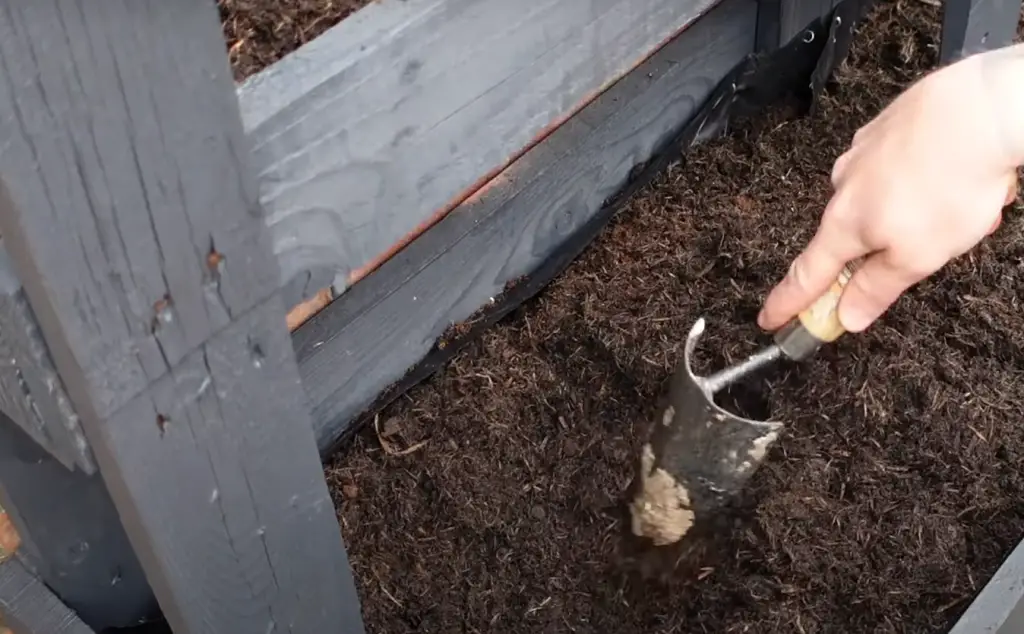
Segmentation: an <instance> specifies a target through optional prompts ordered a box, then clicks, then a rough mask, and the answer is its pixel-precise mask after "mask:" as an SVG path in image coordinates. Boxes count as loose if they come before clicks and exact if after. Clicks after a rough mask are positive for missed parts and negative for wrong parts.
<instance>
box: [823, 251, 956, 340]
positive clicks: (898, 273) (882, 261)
mask: <svg viewBox="0 0 1024 634" xmlns="http://www.w3.org/2000/svg"><path fill="white" fill-rule="evenodd" d="M936 270H938V268H937V267H936V268H934V269H932V268H931V267H915V268H913V269H911V268H910V267H907V266H902V265H899V264H897V262H896V260H895V258H894V256H893V255H892V251H889V250H886V251H879V252H876V253H874V254H872V255H871V256H869V257H867V258H866V259H865V260H864V262H863V263H862V264H861V266H860V267H859V268H858V269H857V271H856V272H855V273H854V274H853V277H851V278H850V281H849V283H847V285H846V288H845V289H844V290H843V296H842V298H841V299H840V300H839V309H838V310H839V323H841V324H842V325H843V328H844V329H845V330H847V331H848V332H861V331H863V330H864V329H866V328H867V327H868V326H870V325H871V324H872V323H874V321H875V320H876V319H878V318H879V317H880V316H881V315H882V313H884V312H885V311H886V310H887V309H888V308H889V307H890V306H892V304H893V303H894V302H895V301H896V300H897V299H899V297H900V295H902V294H903V293H904V292H905V291H906V290H907V289H908V288H910V287H911V286H913V285H914V284H916V283H918V282H920V281H921V280H923V279H924V278H926V277H928V276H929V275H931V274H932V273H934V272H935V271H936Z"/></svg>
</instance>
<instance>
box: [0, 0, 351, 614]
mask: <svg viewBox="0 0 1024 634" xmlns="http://www.w3.org/2000/svg"><path fill="white" fill-rule="evenodd" d="M43 47H45V54H43V50H42V49H43ZM250 149H251V148H250V144H249V142H248V140H247V139H246V137H245V134H244V129H243V126H242V121H241V117H240V115H239V111H238V107H237V98H236V92H235V85H234V82H233V81H232V78H231V74H230V71H229V67H228V61H227V54H226V50H225V45H224V41H223V37H222V34H221V30H220V25H219V20H218V16H217V9H216V6H215V4H214V3H212V2H210V1H209V0H180V1H178V2H174V3H168V2H165V1H164V0H108V1H106V2H102V3H92V2H86V1H85V0H67V1H65V0H36V1H34V2H31V3H24V2H18V1H17V0H0V177H2V179H3V185H4V187H3V190H2V191H0V234H2V235H4V236H5V238H6V239H7V241H8V242H7V244H8V248H9V250H10V254H11V258H12V260H13V263H14V268H15V270H16V272H17V276H18V278H19V279H20V280H21V281H22V283H23V286H24V290H25V293H26V296H27V297H28V299H29V303H30V304H31V307H32V310H33V312H34V314H35V315H36V318H37V319H38V322H39V325H40V329H41V331H42V333H43V335H44V337H45V340H46V342H47V344H48V346H49V348H50V351H51V354H52V357H53V360H54V365H55V366H56V368H57V369H58V370H59V373H60V376H61V378H62V379H63V381H64V384H65V386H66V388H67V391H68V394H69V395H70V397H71V400H72V403H73V404H74V407H75V410H76V412H77V413H78V415H79V416H80V417H81V419H82V424H83V428H84V430H85V432H86V436H87V437H88V440H89V444H90V445H91V447H92V449H93V452H94V454H95V457H96V461H97V464H98V465H99V470H100V473H101V474H102V476H103V480H104V482H105V484H106V485H107V488H108V490H109V492H110V494H111V497H112V499H113V501H114V504H115V506H116V508H117V510H118V513H119V516H120V518H121V521H122V523H123V525H124V526H125V529H126V532H127V534H128V537H129V539H130V542H131V544H132V546H133V548H134V550H135V551H136V554H137V556H138V558H139V560H140V562H141V564H142V567H143V569H144V570H145V573H146V577H147V579H148V580H149V583H150V585H151V586H152V588H153V590H154V592H155V594H156V596H157V598H158V599H159V602H160V606H161V608H162V610H163V613H164V615H165V616H166V617H167V619H168V621H169V622H170V624H171V626H172V627H173V628H174V631H175V632H180V633H183V634H185V633H198V632H211V633H212V632H218V633H219V632H247V633H248V632H252V633H258V632H272V631H285V630H287V631H292V632H296V633H299V632H302V633H307V632H308V633H310V634H312V633H314V632H316V633H320V632H327V631H339V630H340V631H345V632H361V631H362V623H361V620H360V615H359V604H358V599H357V597H356V594H355V588H354V584H353V581H352V577H351V571H350V569H349V566H348V561H347V556H346V554H345V549H344V544H343V543H342V539H341V532H340V530H339V527H338V523H337V519H336V517H335V513H334V508H333V505H332V503H331V499H330V495H329V492H328V490H327V486H326V483H325V482H324V480H323V471H322V469H321V465H320V461H319V456H318V453H317V447H316V443H315V440H314V437H313V434H312V426H311V423H310V420H309V413H308V412H309V410H308V403H307V402H306V398H305V394H304V392H303V390H302V385H301V383H300V380H299V374H298V370H297V366H296V362H295V359H294V352H293V350H292V347H291V341H290V338H289V335H288V332H287V328H286V325H285V314H286V308H285V306H284V304H283V303H282V301H281V297H280V294H279V293H278V290H277V289H278V281H279V271H278V268H277V265H276V262H275V259H274V257H273V253H272V249H271V245H270V241H269V237H268V233H267V230H266V228H265V226H264V216H263V213H262V210H261V208H260V205H259V203H258V190H257V187H256V183H255V174H254V173H251V172H250V168H249V162H250V156H251V152H250Z"/></svg>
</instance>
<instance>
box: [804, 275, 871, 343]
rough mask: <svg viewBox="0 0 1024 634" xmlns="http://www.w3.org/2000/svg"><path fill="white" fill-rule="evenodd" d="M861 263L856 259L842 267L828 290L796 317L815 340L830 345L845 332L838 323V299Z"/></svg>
mask: <svg viewBox="0 0 1024 634" xmlns="http://www.w3.org/2000/svg"><path fill="white" fill-rule="evenodd" d="M862 261H863V260H862V258H857V259H855V260H853V261H852V262H849V263H848V264H847V265H846V266H844V267H843V270H842V271H840V272H839V276H838V277H836V279H835V281H834V282H832V285H831V286H830V287H829V289H828V290H827V291H825V293H824V294H823V295H822V296H821V297H819V298H818V299H817V300H815V302H814V303H813V304H811V305H810V306H808V307H807V308H806V309H805V310H804V311H803V312H802V313H800V314H799V315H798V316H797V319H799V320H800V324H801V325H802V326H803V327H804V328H805V329H806V330H807V332H808V333H810V334H811V335H812V336H813V337H815V338H816V339H818V340H820V341H823V342H825V343H830V342H832V341H835V340H836V339H838V338H839V337H841V336H842V335H843V333H845V332H846V330H845V329H844V328H843V325H842V324H841V323H839V313H838V308H839V298H841V297H842V296H843V291H844V290H846V285H847V284H848V283H849V281H850V278H851V277H853V274H854V272H856V270H857V268H858V267H859V266H860V264H861V262H862Z"/></svg>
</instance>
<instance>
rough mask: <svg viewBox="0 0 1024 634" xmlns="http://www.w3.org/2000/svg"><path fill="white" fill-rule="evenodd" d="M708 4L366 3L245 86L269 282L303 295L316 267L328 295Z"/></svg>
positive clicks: (598, 0) (561, 0) (605, 0)
mask: <svg viewBox="0 0 1024 634" xmlns="http://www.w3.org/2000/svg"><path fill="white" fill-rule="evenodd" d="M714 1H715V0H649V1H647V2H635V0H537V1H536V2H532V3H527V4H525V5H522V4H519V3H516V2H508V1H507V0H404V1H401V2H399V1H397V0H382V1H381V2H378V3H374V4H372V5H369V6H367V7H365V8H364V9H362V10H360V11H359V12H357V13H356V14H354V15H353V16H351V17H349V18H348V19H346V20H344V21H342V22H341V23H340V24H338V25H337V26H335V27H334V28H332V29H331V30H329V31H327V32H326V33H324V34H323V35H321V36H320V37H319V38H317V39H315V40H313V41H312V42H310V43H308V44H306V45H304V46H303V47H301V48H300V49H298V50H297V51H295V52H294V53H293V54H292V55H289V56H287V57H286V58H284V59H282V60H281V61H279V62H277V63H276V64H274V65H272V66H270V67H269V68H267V69H266V70H264V71H263V72H262V73H260V74H257V75H256V76H254V77H252V78H250V79H249V80H248V81H247V82H245V83H244V84H243V85H242V86H241V87H240V88H239V102H240V105H241V110H242V116H243V121H244V122H245V127H246V129H247V131H248V134H249V135H250V136H251V138H252V139H253V144H254V148H255V150H254V151H255V157H256V163H257V165H258V166H259V169H260V172H261V173H260V178H259V183H260V191H261V200H262V203H263V206H264V207H265V208H266V209H267V211H268V218H267V222H268V225H269V226H270V227H271V230H272V232H273V235H274V249H275V252H276V253H277V254H278V256H279V257H280V261H281V266H282V272H283V273H282V274H283V278H284V280H285V281H288V280H293V279H298V280H299V284H300V286H302V287H303V291H304V293H305V294H306V295H307V296H308V295H310V294H312V293H313V292H315V291H316V289H317V287H318V283H322V281H323V280H324V279H325V278H324V277H322V274H323V267H325V266H326V267H327V269H328V273H329V274H330V276H334V275H336V276H337V278H336V279H337V284H336V291H338V292H339V293H341V292H343V291H344V290H345V289H346V287H347V280H348V278H349V276H350V275H351V274H352V273H353V272H354V271H356V270H357V269H360V268H361V267H364V266H366V265H367V264H369V263H370V262H371V261H373V260H374V258H376V257H378V256H379V255H381V254H383V253H384V252H386V251H387V250H388V249H389V248H390V247H392V245H394V244H395V243H396V242H398V241H399V240H400V239H401V238H402V237H403V236H406V235H407V234H409V233H410V232H413V231H415V230H416V229H417V227H418V226H420V225H421V224H422V223H424V222H427V221H428V220H429V219H431V217H432V216H434V215H435V214H436V213H438V212H442V211H443V210H444V209H446V208H447V207H448V206H450V205H452V204H455V203H456V202H457V201H458V198H459V197H460V195H463V194H465V193H468V191H467V190H469V189H470V188H472V187H473V186H474V184H476V183H479V182H480V180H481V179H482V178H484V177H485V176H486V175H488V174H489V173H492V172H493V171H494V170H496V169H498V168H500V167H501V166H502V165H503V164H505V163H506V162H508V161H509V160H511V159H512V158H514V156H515V155H516V153H518V152H520V151H522V150H523V149H524V148H526V147H527V146H528V145H529V144H530V143H531V141H533V140H534V139H536V138H537V137H538V135H540V134H542V133H543V132H544V131H546V130H549V129H550V128H551V126H552V124H554V123H555V122H557V121H559V120H562V119H563V118H564V117H566V116H568V115H569V114H571V112H573V110H574V109H575V108H577V107H578V106H580V105H581V104H582V103H583V102H584V101H585V100H586V99H588V98H590V97H592V96H593V95H595V94H596V93H597V92H599V91H600V90H601V89H603V88H605V87H607V86H608V85H609V84H610V83H611V82H612V81H613V80H615V79H616V78H618V77H621V76H622V75H624V74H625V73H626V72H628V71H629V70H630V69H631V68H633V67H634V66H635V65H636V64H637V63H639V62H640V61H641V60H642V59H643V58H644V57H645V56H647V55H648V54H650V53H651V52H653V51H654V50H655V49H656V48H657V47H658V46H660V45H662V44H663V43H664V42H665V41H667V40H668V39H669V38H670V37H671V36H672V35H673V34H675V33H677V32H678V31H679V30H680V29H682V28H683V27H684V26H686V25H687V24H689V23H691V22H692V21H693V20H694V19H696V18H697V17H698V16H699V15H701V14H702V13H703V12H704V11H705V10H706V9H707V8H708V7H709V6H711V5H713V4H714ZM311 268H312V269H317V270H318V271H319V272H320V275H321V276H320V277H318V280H319V282H317V283H314V282H311V281H309V280H307V279H306V278H305V277H304V272H305V271H307V270H309V269H311ZM330 276H329V277H330ZM296 292H297V291H296ZM298 298H299V297H298V296H296V295H290V296H289V301H292V300H297V299H298Z"/></svg>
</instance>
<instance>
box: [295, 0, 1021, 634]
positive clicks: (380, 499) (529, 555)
mask: <svg viewBox="0 0 1024 634" xmlns="http://www.w3.org/2000/svg"><path fill="white" fill-rule="evenodd" d="M299 4H302V3H299ZM938 25H939V9H937V8H935V7H932V6H930V5H929V4H926V3H924V2H920V1H918V0H902V1H900V2H885V3H883V4H882V5H881V6H879V7H878V8H877V9H876V10H875V11H874V12H873V13H872V14H871V17H870V19H869V20H868V22H867V23H866V24H865V25H864V26H863V27H862V28H861V30H860V33H859V35H858V36H857V38H856V40H855V45H854V49H853V51H852V52H851V57H850V59H849V61H848V64H847V65H846V66H845V67H844V68H843V69H841V71H840V73H839V76H838V80H837V82H836V84H835V85H834V86H832V87H831V88H830V89H829V92H828V94H827V95H825V97H824V99H823V100H822V101H821V103H820V109H819V110H817V111H816V112H815V113H814V114H813V115H811V116H808V117H805V118H798V117H796V116H795V115H794V114H792V113H790V112H787V111H785V110H783V109H780V110H777V111H774V112H771V113H769V114H767V115H765V116H763V117H759V118H757V119H756V120H754V121H749V122H746V123H742V124H740V125H738V126H736V127H734V129H733V130H732V132H731V134H730V135H729V136H728V137H723V138H721V139H718V140H716V141H713V142H710V143H707V144H705V145H703V146H701V147H699V148H696V149H695V150H693V151H692V152H691V153H688V154H687V156H686V157H685V160H684V161H683V162H680V163H678V164H676V165H673V166H672V167H671V168H670V169H668V170H667V172H666V173H664V174H662V175H661V176H660V177H659V178H658V179H657V181H656V182H655V183H654V184H653V185H651V186H649V187H647V188H646V189H645V190H644V191H642V192H641V193H640V194H639V195H637V196H635V197H634V198H633V199H632V200H631V201H630V202H629V203H628V204H627V206H626V208H625V209H624V211H623V212H622V213H621V214H619V216H618V217H617V218H616V220H615V221H614V222H613V223H612V225H611V226H610V227H609V228H608V229H607V230H606V231H605V232H604V233H603V234H602V236H601V237H600V238H599V239H598V240H597V241H596V242H595V243H594V244H593V245H592V246H591V247H590V248H589V249H588V250H587V251H586V252H585V254H584V255H582V256H581V258H580V259H579V260H578V261H576V262H575V263H574V264H573V265H572V266H571V267H570V269H569V270H568V271H567V272H566V273H565V274H564V275H562V276H561V277H560V278H559V279H557V280H556V281H555V282H553V283H552V284H551V285H550V286H549V287H548V288H547V289H546V290H545V291H544V292H543V293H542V294H541V295H540V296H539V297H537V298H536V299H535V300H534V301H532V302H530V303H529V304H528V305H526V306H524V307H522V308H521V309H519V310H518V311H517V312H516V313H514V314H513V315H512V316H510V317H509V318H507V319H506V320H505V321H504V322H502V324H500V325H499V326H498V327H496V328H494V329H493V330H491V331H490V332H489V333H488V334H486V335H485V336H484V337H483V339H482V340H480V341H478V342H477V343H474V344H472V345H471V346H470V347H469V348H467V349H466V350H465V351H463V352H462V353H461V354H459V355H458V356H457V358H456V359H455V360H454V361H453V362H452V363H451V364H450V365H449V366H448V367H447V368H446V369H445V370H444V371H443V372H441V373H440V374H438V375H436V376H435V377H434V378H432V379H431V380H429V381H427V382H426V383H424V384H422V385H421V386H419V387H417V388H416V389H414V390H412V391H411V392H410V393H408V394H407V395H406V396H405V397H403V398H402V399H401V400H400V401H399V402H397V403H396V404H394V405H393V406H391V407H389V408H388V409H387V410H385V411H384V412H383V413H382V414H381V416H380V417H379V419H378V424H377V425H376V429H368V430H366V432H365V433H364V434H362V435H361V436H359V437H357V438H356V440H355V441H354V444H353V446H352V447H351V448H350V449H348V450H346V451H345V452H344V453H342V454H341V455H339V456H338V457H337V460H336V461H335V462H334V463H333V464H331V465H329V466H328V468H327V476H328V479H329V482H330V483H331V486H332V490H333V491H334V494H335V501H336V504H337V505H338V508H339V514H340V519H341V522H342V528H343V532H344V536H345V539H346V542H347V544H348V547H349V556H350V558H351V562H352V565H353V567H354V571H355V574H356V578H357V583H358V588H359V592H360V595H361V597H362V601H363V610H364V614H365V618H366V622H367V628H368V631H369V632H372V633H377V634H382V633H385V632H386V633H388V634H398V633H402V632H436V633H444V634H449V633H456V632H473V633H477V632H509V633H513V632H546V633H550V632H586V633H590V632H594V633H608V632H650V633H655V632H715V633H725V632H751V633H755V632H756V633H759V634H760V633H764V632H780V633H781V632H785V633H803V634H811V633H816V632H836V633H840V632H841V633H844V634H849V633H859V632H871V633H875V632H915V633H920V632H945V631H947V629H948V627H949V626H950V625H951V623H952V621H953V620H955V618H956V617H957V616H958V615H959V614H960V613H961V612H962V611H963V610H964V609H965V608H966V607H967V605H968V604H969V602H970V600H971V599H972V598H973V597H974V596H975V595H976V593H977V592H978V591H979V590H980V589H981V587H982V586H983V585H984V583H985V581H986V580H987V579H988V578H989V577H990V576H991V575H992V573H993V572H994V571H995V570H996V568H997V567H998V566H999V564H1000V563H1001V561H1002V559H1003V558H1004V557H1005V556H1006V555H1007V554H1008V553H1009V551H1010V550H1011V549H1012V547H1013V546H1014V545H1016V543H1017V541H1018V540H1020V539H1022V538H1024V471H1022V469H1021V465H1022V464H1024V424H1022V423H1021V420H1020V419H1021V414H1020V412H1021V405H1020V404H1021V403H1022V402H1024V310H1022V308H1024V307H1022V306H1021V304H1020V300H1019V299H1018V298H1020V297H1024V271H1022V269H1024V239H1022V238H1021V236H1022V235H1024V221H1022V220H1021V218H1020V215H1019V213H1008V214H1007V216H1006V218H1005V220H1004V222H1003V224H1002V226H1001V227H1000V229H999V230H998V231H997V232H996V234H995V235H994V236H992V237H991V238H990V239H988V240H986V242H985V243H984V244H983V245H981V246H980V247H979V248H977V249H976V250H975V251H973V252H972V253H971V254H969V255H968V256H965V257H963V258H960V259H958V260H956V261H955V262H953V263H951V264H950V265H949V266H948V267H946V268H945V269H944V270H943V271H941V272H940V273H939V274H937V275H935V276H934V277H933V278H931V279H930V280H928V281H927V282H925V283H922V284H921V285H919V286H918V287H916V288H915V289H913V290H912V291H911V292H909V293H908V294H907V295H905V296H904V297H903V298H902V299H901V300H900V301H899V302H898V303H897V304H896V305H895V306H894V307H893V308H892V309H891V310H890V311H889V312H888V313H887V314H886V316H885V317H884V318H883V320H882V321H881V322H880V323H878V324H877V325H876V326H874V327H872V328H871V329H870V330H869V331H868V332H867V333H864V334H861V335H855V336H847V337H846V338H844V339H842V340H840V341H839V342H838V343H836V344H835V345H833V346H832V347H830V348H828V349H826V350H824V351H822V352H821V353H820V355H819V356H818V357H817V358H816V359H815V360H813V361H811V362H808V363H807V364H806V365H804V366H800V367H795V368H794V367H792V366H786V367H783V368H780V369H779V370H778V371H777V372H776V373H775V374H774V375H772V376H770V380H771V389H770V390H769V389H766V388H765V389H762V388H764V387H765V386H754V388H756V389H754V388H751V390H750V393H749V394H748V395H747V396H745V397H743V398H737V399H734V400H735V401H736V402H735V403H734V406H735V407H738V408H741V409H742V410H743V411H744V412H745V413H747V414H748V415H755V416H762V417H763V416H768V415H770V416H771V417H772V418H773V419H776V420H781V421H785V422H786V423H787V425H788V427H787V430H786V432H785V433H784V434H783V436H782V438H781V439H780V441H779V442H778V443H777V444H776V445H775V446H774V447H773V448H772V450H771V452H770V453H769V457H768V460H767V461H766V463H765V464H764V465H763V467H762V468H761V470H760V471H759V472H758V474H757V475H756V477H755V478H754V481H753V483H752V485H751V487H750V491H749V494H750V495H749V497H748V498H747V499H744V500H742V501H741V503H740V504H739V505H738V506H737V508H736V509H735V510H734V512H733V515H732V516H730V517H729V523H728V530H722V531H721V532H719V533H718V534H717V537H716V538H715V539H711V538H710V537H706V536H705V537H701V541H700V542H694V544H691V545H690V546H693V547H692V548H691V547H689V546H688V550H687V551H686V552H683V551H681V550H680V551H678V552H676V551H672V552H671V553H669V554H671V555H672V557H667V558H657V557H654V558H652V557H650V556H644V553H643V552H642V551H640V550H637V549H635V548H634V545H632V544H630V542H629V540H626V539H625V538H624V535H625V534H626V533H627V532H628V522H626V515H625V503H624V498H623V494H624V491H625V490H626V488H627V486H628V485H629V483H630V479H631V477H632V474H633V470H634V468H635V465H636V460H637V459H638V457H639V455H640V445H641V443H642V441H643V434H644V432H645V430H646V428H647V425H648V422H647V421H648V420H649V419H650V418H651V417H652V416H653V413H654V411H655V407H656V404H657V399H658V397H659V396H660V394H661V393H662V390H663V388H664V386H665V383H666V380H667V378H668V376H669V374H670V373H671V371H672V369H673V368H674V367H675V365H676V363H678V362H679V361H680V360H681V354H682V344H683V340H684V338H685V335H686V332H687V330H688V329H689V328H690V326H691V325H692V324H693V323H694V321H695V320H696V319H697V318H698V317H700V316H705V317H707V319H708V331H707V334H705V336H704V338H703V339H702V341H703V343H702V345H701V350H702V351H703V352H702V360H701V367H702V369H710V368H711V365H710V364H714V365H715V367H718V366H719V365H720V364H722V363H725V362H727V361H736V360H738V359H740V358H742V357H744V356H746V355H747V354H749V353H750V352H752V351H754V350H756V349H757V348H758V347H759V346H761V345H764V344H765V343H766V341H767V340H768V338H767V336H766V335H764V334H763V333H760V332H759V331H758V330H757V327H756V325H755V323H754V321H755V317H756V314H757V311H758V309H759V307H760V305H761V301H762V300H763V297H764V294H765V293H766V292H767V291H768V290H769V289H770V287H771V286H772V285H773V284H774V283H775V282H776V281H777V280H778V279H779V278H780V277H781V276H782V274H783V273H784V272H785V271H786V269H787V267H788V265H789V263H790V261H791V259H792V258H793V257H794V256H795V255H796V254H797V252H798V251H799V250H800V249H801V248H802V247H803V245H804V244H806V242H807V241H808V239H809V238H810V236H811V234H812V232H813V231H814V229H815V227H816V224H817V220H818V217H819V215H820V213H821V211H822V209H823V208H824V205H825V203H826V202H827V200H828V197H829V194H830V185H829V173H830V170H831V166H832V162H833V161H834V160H835V158H836V157H837V156H838V155H839V154H840V153H841V152H842V150H843V149H844V148H845V147H846V146H847V144H848V143H849V141H850V139H851V137H852V135H853V133H854V131H855V130H856V129H857V128H858V127H859V126H860V125H862V124H864V123H866V122H867V121H868V120H869V119H870V117H872V116H873V115H875V114H876V113H877V112H879V110H880V109H881V108H882V107H883V106H884V105H885V104H886V103H888V101H889V100H890V99H892V98H893V97H894V96H895V95H896V94H897V93H898V92H899V91H900V90H901V89H902V88H903V87H905V86H907V85H908V83H909V82H911V81H912V80H914V79H915V78H917V77H919V76H920V75H921V73H922V72H924V71H925V70H926V69H928V68H930V67H931V66H932V65H933V64H934V63H935V58H936V42H937V37H938ZM1019 210H1020V205H1019V204H1018V205H1017V207H1016V211H1017V212H1019ZM696 546H699V547H696ZM677 554H678V555H680V557H679V558H678V560H676V558H675V556H676V555H677ZM658 562H661V565H655V564H657V563H658Z"/></svg>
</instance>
